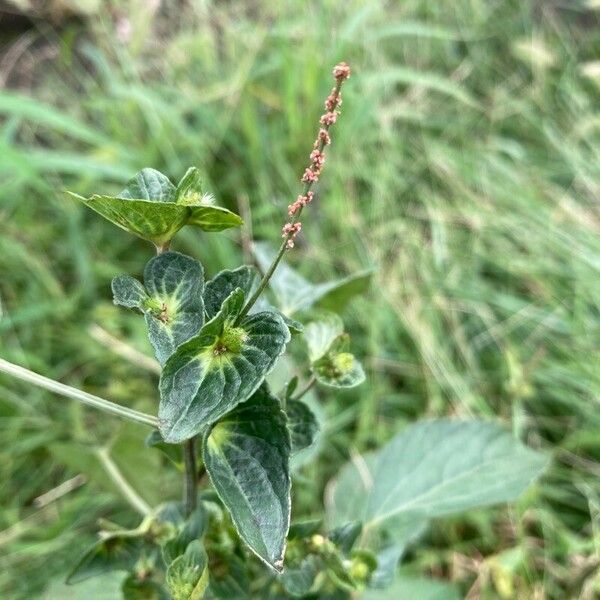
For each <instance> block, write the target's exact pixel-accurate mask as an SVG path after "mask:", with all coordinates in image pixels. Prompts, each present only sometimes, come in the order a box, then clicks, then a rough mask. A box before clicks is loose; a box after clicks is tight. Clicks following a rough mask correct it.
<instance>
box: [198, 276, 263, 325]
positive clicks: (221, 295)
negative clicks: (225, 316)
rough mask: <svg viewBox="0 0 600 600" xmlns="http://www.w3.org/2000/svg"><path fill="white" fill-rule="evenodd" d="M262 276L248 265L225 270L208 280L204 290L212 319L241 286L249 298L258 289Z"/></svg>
mask: <svg viewBox="0 0 600 600" xmlns="http://www.w3.org/2000/svg"><path fill="white" fill-rule="evenodd" d="M259 279H260V276H259V274H258V271H257V270H256V269H255V268H254V267H250V266H247V265H244V266H241V267H239V268H237V269H234V270H224V271H221V272H220V273H217V274H216V275H215V276H214V277H213V278H212V279H211V280H210V281H207V283H206V288H205V290H204V308H205V310H206V314H207V316H208V318H209V319H212V318H213V317H214V316H215V315H216V314H217V313H218V312H219V311H220V310H221V305H222V304H223V302H224V301H225V299H226V298H227V297H228V296H229V295H230V294H231V293H232V292H233V291H234V290H235V289H236V288H239V289H241V290H242V291H243V292H244V296H245V297H246V298H248V297H249V296H250V294H251V293H252V292H253V291H254V290H255V289H256V286H257V285H258V281H259Z"/></svg>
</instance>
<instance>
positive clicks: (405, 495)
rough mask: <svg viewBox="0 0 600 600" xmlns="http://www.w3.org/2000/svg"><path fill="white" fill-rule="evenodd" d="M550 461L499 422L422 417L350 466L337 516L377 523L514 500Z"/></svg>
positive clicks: (335, 501)
mask: <svg viewBox="0 0 600 600" xmlns="http://www.w3.org/2000/svg"><path fill="white" fill-rule="evenodd" d="M546 464H547V458H546V456H544V455H543V454H541V453H539V452H535V451H533V450H530V449H529V448H527V447H525V446H523V444H521V443H520V442H519V441H517V440H515V439H514V438H513V437H512V436H511V435H510V434H509V433H507V432H506V431H505V430H504V429H503V428H502V427H500V426H499V425H497V424H495V423H489V422H486V421H452V420H444V419H442V420H437V421H423V422H419V423H417V424H415V425H412V426H410V427H408V428H407V429H406V430H405V431H403V432H402V433H401V434H399V435H398V436H396V437H395V438H393V439H392V440H391V441H390V442H388V444H386V445H385V446H384V448H383V449H382V450H381V451H379V452H377V453H376V454H372V455H370V456H369V455H368V456H366V457H362V458H361V457H359V458H358V459H357V460H355V461H354V462H353V463H350V464H347V465H346V466H345V467H344V468H343V469H342V471H341V472H340V474H339V475H338V477H337V478H336V480H335V482H334V484H333V486H332V494H331V496H330V497H331V498H332V502H331V503H330V506H329V507H328V513H329V519H330V521H331V522H333V523H334V524H335V523H336V522H344V521H348V520H351V519H360V520H362V521H363V523H364V524H365V527H374V526H377V525H383V524H384V523H389V522H390V520H391V519H396V518H400V517H403V518H412V519H413V520H417V518H418V519H421V520H425V519H428V518H434V517H441V516H444V515H448V514H452V513H457V512H461V511H466V510H470V509H473V508H476V507H481V506H489V505H492V504H498V503H500V502H508V501H511V500H515V499H516V498H517V497H518V496H519V495H520V494H521V493H522V492H523V491H524V490H525V489H526V488H527V486H528V485H529V484H530V483H531V482H532V481H533V480H534V479H535V478H536V477H538V476H539V475H540V474H541V472H542V471H543V469H544V468H545V466H546ZM349 517H350V518H349ZM386 526H387V525H386Z"/></svg>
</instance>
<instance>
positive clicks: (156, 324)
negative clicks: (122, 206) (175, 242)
mask: <svg viewBox="0 0 600 600" xmlns="http://www.w3.org/2000/svg"><path fill="white" fill-rule="evenodd" d="M144 285H145V290H144V287H143V286H142V284H141V283H140V282H139V281H137V280H136V279H133V278H132V277H128V276H120V277H116V278H115V279H113V284H112V288H113V296H114V302H115V304H122V305H123V306H128V307H134V306H135V307H137V308H138V309H139V310H141V311H142V312H143V313H144V316H145V318H146V325H147V327H148V337H149V338H150V342H151V343H152V346H153V347H154V351H155V354H156V358H157V360H158V362H159V363H160V364H164V363H165V361H166V360H167V359H168V358H169V356H171V354H173V352H174V351H175V349H176V348H177V347H178V346H180V345H181V344H182V343H183V342H186V341H187V340H189V339H190V338H192V337H193V336H194V335H196V334H197V333H198V331H199V330H200V328H201V327H202V325H203V323H204V303H203V300H202V291H203V286H204V279H203V270H202V265H201V264H200V263H199V262H198V261H196V260H194V259H193V258H190V257H189V256H184V255H183V254H179V253H178V252H164V253H163V254H160V255H159V256H156V257H154V258H152V259H151V260H150V261H149V262H148V263H147V265H146V268H145V269H144ZM136 302H137V304H136Z"/></svg>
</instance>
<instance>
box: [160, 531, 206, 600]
mask: <svg viewBox="0 0 600 600" xmlns="http://www.w3.org/2000/svg"><path fill="white" fill-rule="evenodd" d="M166 581H167V585H168V587H169V591H170V592H171V596H172V598H173V600H201V599H202V598H204V594H205V592H206V589H207V588H208V560H207V558H206V552H204V548H203V547H202V543H201V542H200V541H199V540H195V541H193V542H191V543H190V544H189V545H188V547H187V549H186V551H185V553H184V554H182V555H181V556H178V557H177V558H176V559H175V560H174V561H173V562H172V563H171V564H170V565H169V567H168V569H167V575H166Z"/></svg>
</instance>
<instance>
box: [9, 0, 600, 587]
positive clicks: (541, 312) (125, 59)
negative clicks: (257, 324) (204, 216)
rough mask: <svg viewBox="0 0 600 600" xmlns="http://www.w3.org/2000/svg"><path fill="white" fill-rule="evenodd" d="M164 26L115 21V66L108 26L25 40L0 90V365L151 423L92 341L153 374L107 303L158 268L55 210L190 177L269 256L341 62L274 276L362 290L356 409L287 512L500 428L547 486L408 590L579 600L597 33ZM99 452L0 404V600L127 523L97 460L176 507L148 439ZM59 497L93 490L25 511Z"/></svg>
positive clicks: (337, 411) (586, 508) (193, 6)
mask: <svg viewBox="0 0 600 600" xmlns="http://www.w3.org/2000/svg"><path fill="white" fill-rule="evenodd" d="M164 4H165V7H166V8H165V7H163V8H162V9H161V10H158V11H157V12H156V13H149V12H148V9H145V8H144V6H145V4H144V3H138V4H136V6H137V7H138V8H137V9H136V11H134V10H133V9H131V10H130V11H129V13H128V14H129V17H130V21H131V24H132V31H133V33H132V37H131V39H130V40H129V41H127V42H119V41H118V39H117V36H116V32H115V23H114V20H113V19H112V18H109V16H108V15H109V11H104V10H103V11H101V12H100V13H99V14H97V15H95V16H93V17H90V18H89V20H87V21H86V22H85V23H84V24H83V25H68V24H67V25H65V26H64V27H62V28H61V29H57V30H55V29H49V28H48V27H47V26H40V27H39V30H38V31H37V33H36V34H35V43H33V44H31V45H30V46H29V49H28V50H27V51H26V52H25V53H24V54H23V55H22V56H20V57H19V58H18V60H17V62H16V64H14V65H13V66H12V67H11V70H10V72H9V71H8V66H7V64H6V63H5V64H4V68H5V69H6V72H5V73H3V74H2V75H3V79H4V81H6V82H7V84H8V85H9V86H10V88H11V89H4V90H2V91H0V115H1V117H2V121H1V124H0V181H1V182H2V184H1V186H0V301H1V307H2V319H0V332H1V334H0V353H1V355H2V356H3V357H4V358H7V359H8V360H12V361H15V362H18V363H21V364H23V365H25V366H27V367H29V368H32V369H35V370H38V371H40V372H43V373H44V374H46V375H48V376H52V377H55V378H58V379H61V380H64V381H65V382H68V383H69V384H71V385H80V386H82V387H85V388H86V389H88V390H89V391H91V392H94V391H96V392H98V393H100V392H102V393H100V395H102V396H108V397H110V398H112V399H114V400H117V401H121V402H122V403H124V404H127V405H130V406H134V407H136V408H140V409H142V410H145V411H152V410H153V407H154V406H155V403H156V399H155V398H154V395H153V392H152V389H153V381H152V379H153V378H154V377H155V375H154V374H152V373H149V372H145V371H144V370H143V369H141V368H140V365H136V364H131V363H128V362H126V361H125V360H123V359H122V358H120V357H119V356H117V355H116V354H115V353H114V352H112V351H111V349H110V347H109V346H106V345H103V344H101V343H99V342H98V336H97V335H96V336H92V335H90V326H92V325H95V324H100V325H101V326H102V327H103V328H104V329H105V330H107V331H108V332H109V333H110V334H112V335H115V336H117V337H119V338H128V339H132V340H133V341H132V344H133V345H134V346H135V347H136V348H137V349H139V350H142V351H147V346H146V342H145V340H144V337H143V331H142V330H141V324H140V323H138V321H137V319H135V318H134V316H131V315H127V314H124V313H123V312H121V311H117V310H116V309H115V308H114V307H113V306H112V305H111V304H110V293H109V281H110V278H111V277H112V276H113V275H114V274H116V273H120V272H129V271H131V270H132V269H135V268H137V267H136V265H139V264H141V263H140V261H141V260H143V257H144V256H147V255H148V248H147V247H145V246H144V244H143V243H142V242H137V241H135V240H133V239H132V238H129V237H127V236H126V235H125V234H121V233H119V232H118V231H115V230H114V229H113V228H112V227H111V226H110V225H109V224H105V223H103V222H100V221H98V219H96V218H95V217H94V215H92V214H86V213H85V212H83V211H82V210H81V209H80V208H79V207H76V206H74V205H72V204H71V203H70V202H69V201H68V200H66V199H65V198H64V197H63V195H62V194H61V190H62V189H63V188H65V187H68V188H70V189H76V190H78V191H80V192H86V191H90V192H91V191H98V190H105V191H107V192H108V191H114V190H117V189H118V188H119V186H121V185H122V184H123V182H124V181H125V180H126V179H127V178H128V177H129V176H130V175H131V174H132V173H133V172H134V171H135V170H136V169H138V168H141V167H144V166H154V167H156V168H160V169H161V170H164V171H166V172H167V173H169V174H170V175H172V176H173V177H174V178H175V177H179V176H181V174H182V173H183V170H184V168H185V167H186V166H188V165H190V164H196V165H198V166H200V167H201V168H202V169H204V170H205V172H206V174H207V183H208V186H209V187H210V188H211V189H212V191H213V192H214V193H215V195H216V196H217V197H218V198H219V200H220V201H221V202H223V203H225V204H227V205H229V206H231V207H233V208H236V207H239V206H241V207H246V206H248V207H249V212H250V214H251V220H252V226H253V229H254V233H255V235H257V236H258V237H262V238H265V239H271V240H276V238H277V236H278V231H279V226H280V222H281V219H282V215H283V214H284V211H285V207H286V206H287V204H288V203H289V201H290V199H293V198H294V197H295V195H296V194H297V192H298V183H297V177H298V173H299V171H300V168H301V166H302V165H303V164H304V162H305V158H306V156H305V155H306V154H307V153H308V151H309V145H310V140H311V139H312V135H313V129H314V124H315V121H316V119H317V118H318V115H319V114H320V110H321V107H320V106H319V105H318V102H319V99H320V98H321V97H322V96H323V94H324V93H326V92H327V90H328V81H329V77H330V74H329V68H330V65H333V64H334V63H335V62H337V61H338V60H340V59H345V60H347V61H348V62H350V63H351V64H352V65H353V68H354V73H355V74H354V76H353V77H352V79H351V80H350V84H349V85H348V89H347V91H346V94H345V98H344V106H343V110H344V118H343V119H341V120H340V123H339V127H338V129H337V131H336V140H335V144H334V147H333V148H332V152H331V153H330V156H329V164H328V169H327V176H326V177H324V179H323V183H322V186H321V188H320V190H319V191H320V193H319V197H318V199H317V201H316V202H315V205H314V210H312V211H311V215H310V216H307V220H306V222H305V223H304V227H303V234H304V233H305V235H304V238H303V240H304V243H303V244H301V245H300V244H299V245H298V246H299V247H298V250H297V251H294V253H291V254H290V261H292V262H293V263H294V264H295V265H296V266H297V267H298V268H299V269H300V270H302V271H303V272H304V273H305V274H306V275H307V276H309V277H310V278H311V279H314V280H320V279H324V278H326V277H328V276H331V275H332V274H337V275H339V274H344V273H350V272H352V271H354V270H357V269H359V268H362V267H366V266H371V265H376V266H377V275H376V278H375V282H374V286H373V291H372V293H371V294H370V295H369V296H368V297H366V298H364V299H360V300H357V301H355V302H354V304H353V305H352V306H351V308H350V310H349V311H348V312H347V314H346V320H347V321H348V323H349V328H350V330H351V331H352V332H353V333H354V338H355V339H354V342H355V343H356V344H359V346H360V350H359V353H360V354H362V355H363V356H364V357H365V358H366V362H367V363H368V365H369V369H368V371H369V374H368V379H369V383H368V385H367V386H363V387H361V388H357V390H356V391H355V392H352V393H346V394H343V395H340V396H339V397H338V398H336V399H334V400H333V401H331V403H330V404H328V405H326V406H325V407H324V410H325V412H326V413H327V414H328V416H329V419H330V420H329V421H328V429H327V432H326V436H325V440H324V445H323V448H322V451H321V452H322V456H323V457H324V458H325V459H326V460H323V461H320V462H319V463H318V464H317V466H315V467H306V468H305V469H304V470H302V471H300V473H299V479H298V484H297V485H296V494H297V497H298V500H299V503H298V505H299V506H301V507H302V508H301V510H300V511H299V513H307V512H309V511H311V510H312V511H314V506H315V503H316V505H318V503H320V502H321V496H322V491H323V485H324V483H325V481H326V480H327V478H328V477H329V476H331V475H332V474H333V473H334V472H335V470H336V469H337V468H338V467H339V465H340V464H341V463H342V462H343V461H344V460H346V459H347V457H348V455H349V453H350V452H352V451H362V450H364V449H367V448H371V447H375V446H378V445H380V444H381V443H382V442H383V441H384V440H385V439H387V438H388V437H390V436H391V435H392V434H393V433H394V432H396V431H398V430H399V429H400V428H401V427H402V426H403V425H404V424H405V423H407V422H409V421H412V420H414V419H416V418H420V417H425V416H431V415H440V414H454V415H461V416H462V415H465V416H466V415H480V416H481V415H483V416H486V417H490V418H495V417H496V416H500V417H501V418H503V419H504V420H505V421H506V423H507V424H508V425H509V426H511V427H512V428H513V429H514V431H515V433H516V434H517V435H518V436H519V437H521V438H523V439H525V440H527V441H528V442H529V443H530V444H532V445H534V446H539V447H543V448H545V449H547V450H548V451H549V452H552V453H553V455H554V457H555V460H554V465H553V468H552V469H551V471H550V472H549V473H548V475H547V476H546V477H545V479H544V480H543V482H542V484H541V485H540V486H539V489H538V490H537V491H536V492H534V493H532V494H531V495H530V496H529V497H527V498H525V499H524V500H523V501H522V503H521V504H520V505H519V506H517V507H516V508H514V509H512V510H511V511H508V510H505V511H497V510H495V511H482V512H481V513H477V514H473V515H469V516H467V517H465V518H461V519H456V520H453V521H445V522H444V523H440V524H439V527H436V528H435V530H433V531H432V532H431V533H430V534H428V536H427V538H426V540H425V545H424V546H423V547H421V548H420V549H418V550H415V551H414V552H413V553H412V554H411V556H410V557H409V568H410V569H413V570H415V571H420V572H428V573H430V574H433V575H436V576H443V577H448V578H452V579H454V580H456V581H457V582H458V583H459V584H460V585H461V586H462V588H463V590H464V591H465V593H467V592H468V591H469V590H470V592H469V593H470V597H472V598H476V597H490V598H491V597H503V598H512V597H515V598H517V597H518V598H557V599H558V598H565V597H581V598H592V597H593V596H594V593H595V592H594V590H596V591H597V586H598V581H597V579H595V574H596V573H597V569H598V565H599V559H598V556H599V555H598V543H599V540H600V538H599V537H598V534H597V531H598V530H597V527H598V507H599V506H600V487H599V486H598V473H599V470H600V464H599V461H600V435H599V433H598V432H599V431H600V429H599V427H600V417H599V416H598V415H599V410H598V408H599V404H600V368H599V367H600V351H599V348H600V327H599V314H600V311H599V308H600V306H599V304H600V278H599V276H598V271H599V267H600V236H599V235H598V234H599V229H600V212H599V211H598V205H597V199H598V194H599V192H600V145H599V141H600V127H599V123H600V119H599V113H598V106H599V105H600V104H599V103H598V96H599V87H598V86H599V85H600V82H599V81H598V79H597V78H596V79H594V75H593V73H594V66H593V65H594V63H593V61H594V56H597V50H598V48H599V47H600V36H599V35H598V31H599V28H598V20H597V16H596V13H594V12H592V11H591V10H588V11H587V12H586V11H585V10H584V7H583V5H581V6H580V5H577V6H575V5H570V6H567V7H562V8H561V7H560V5H558V3H557V4H556V5H555V4H554V3H549V2H545V3H538V2H517V1H516V0H514V1H512V0H504V1H493V2H488V1H484V0H458V1H455V2H428V1H426V0H407V1H406V2H402V3H383V2H365V1H364V0H361V1H359V0H350V1H347V2H338V1H336V0H327V1H321V2H309V3H299V2H291V1H287V2H264V3H258V4H254V3H248V4H247V5H246V4H243V3H242V4H240V3H233V4H232V5H224V4H221V3H218V4H216V5H212V4H210V3H189V4H187V3H181V5H180V6H179V7H178V8H177V9H175V8H171V7H172V6H173V5H174V4H175V3H173V5H172V4H171V3H164ZM132 6H133V4H132ZM590 6H591V5H590ZM119 11H121V12H123V9H122V8H119V7H118V5H117V4H115V9H114V11H113V12H114V14H119ZM14 43H15V44H17V43H18V40H16V41H15V42H14ZM596 64H597V63H596ZM596 72H597V69H596ZM177 247H178V248H179V249H181V250H183V251H186V252H189V253H191V254H193V255H195V256H197V257H199V258H200V259H202V260H203V261H204V263H205V265H207V268H208V271H209V273H212V272H215V271H217V270H218V269H219V268H221V267H225V266H231V265H233V264H234V263H235V261H236V260H237V259H238V258H239V256H240V254H241V249H240V245H239V243H238V240H237V238H236V236H235V234H232V235H230V236H228V237H226V238H221V239H217V238H215V237H211V236H210V235H205V236H202V235H199V234H196V233H186V234H185V235H183V236H182V238H181V239H180V240H179V241H178V242H177ZM103 339H105V338H103ZM116 427H117V425H115V423H114V422H113V421H112V420H110V422H109V421H108V419H107V418H105V417H101V416H98V415H92V414H89V412H87V411H82V410H81V409H80V408H78V407H76V406H72V405H70V404H63V405H59V406H58V407H57V403H56V402H52V403H51V402H47V401H46V399H45V394H44V393H42V392H40V391H37V390H32V389H30V388H28V387H26V386H23V385H20V384H18V383H15V382H13V381H10V380H8V379H6V378H2V379H0V428H1V435H2V438H1V439H2V441H3V444H2V448H1V450H0V469H1V473H2V477H3V481H4V485H3V486H2V487H1V488H0V503H1V505H2V506H3V507H5V510H4V511H3V512H2V514H1V515H0V547H1V548H2V553H0V566H1V567H2V568H1V569H0V589H1V590H3V595H6V594H9V597H11V598H12V597H14V598H31V597H33V596H35V594H39V593H40V590H41V589H42V588H43V586H44V585H45V583H46V582H47V581H48V579H49V578H52V577H54V576H60V575H61V573H63V572H64V569H65V568H66V565H67V564H68V563H69V561H70V560H72V559H73V556H74V555H75V554H77V553H78V552H79V551H80V550H81V549H82V547H84V546H85V542H86V540H91V535H92V532H93V531H94V521H95V519H96V518H97V517H99V516H108V515H110V517H111V518H114V519H118V518H121V520H124V521H127V520H130V521H132V520H134V519H135V516H134V514H133V513H132V512H131V511H130V510H129V509H128V507H127V506H126V504H125V503H124V502H123V500H122V499H121V498H120V497H119V495H118V494H117V493H116V490H115V488H113V487H112V484H111V482H110V480H109V479H108V478H107V476H106V474H105V473H103V471H102V466H101V465H100V464H99V463H98V461H97V459H96V455H95V453H94V451H95V449H96V448H97V447H98V446H109V447H110V448H111V456H112V457H113V459H114V460H115V461H116V462H117V464H118V466H119V467H120V468H121V469H122V471H123V472H124V474H125V475H126V476H127V477H128V478H129V481H130V482H131V484H132V485H133V487H134V488H135V489H136V490H137V491H138V492H139V493H140V494H141V495H142V496H143V497H144V498H145V500H147V501H149V502H151V503H152V502H157V501H158V500H159V499H160V497H161V496H162V494H163V492H164V490H165V489H167V490H170V493H171V492H172V493H171V495H172V496H173V497H177V496H178V494H179V490H178V488H177V487H176V486H177V484H176V479H174V478H173V477H171V476H170V475H169V472H168V470H167V469H166V468H165V469H161V468H160V467H161V465H160V459H159V457H158V456H153V455H150V456H148V454H147V453H146V452H145V451H144V448H143V444H142V436H143V432H139V431H138V430H137V429H136V428H135V427H133V428H132V427H126V426H123V425H119V426H118V427H119V428H118V429H115V428H116ZM76 473H83V474H84V475H85V476H86V477H87V479H88V483H87V484H86V485H85V486H83V487H82V488H79V489H77V490H74V491H72V492H71V493H69V494H68V495H66V496H64V497H63V498H61V499H60V500H58V501H56V502H55V503H53V504H51V505H50V506H47V507H44V508H36V507H35V505H34V504H33V501H34V499H35V498H36V497H38V496H39V495H40V494H42V493H44V492H46V491H48V489H50V488H52V487H54V486H55V485H58V484H59V483H61V482H63V481H64V480H65V479H68V478H69V477H72V476H73V475H74V474H76ZM315 481H316V482H318V483H317V485H315V483H314V482H315ZM311 482H312V483H311Z"/></svg>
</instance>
